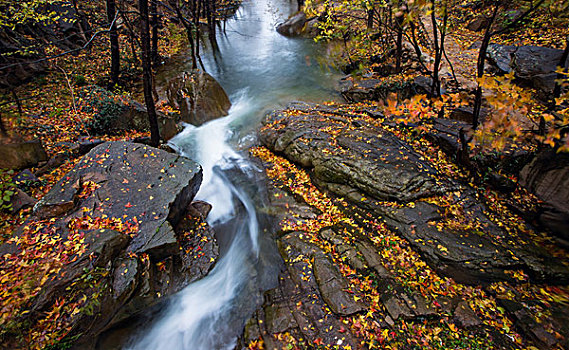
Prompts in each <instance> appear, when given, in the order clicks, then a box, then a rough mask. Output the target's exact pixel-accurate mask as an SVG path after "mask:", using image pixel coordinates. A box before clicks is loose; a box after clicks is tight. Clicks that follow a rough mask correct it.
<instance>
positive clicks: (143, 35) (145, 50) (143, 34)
mask: <svg viewBox="0 0 569 350" xmlns="http://www.w3.org/2000/svg"><path fill="white" fill-rule="evenodd" d="M138 11H139V12H140V42H141V46H142V83H143V90H144V102H145V103H146V110H147V112H148V122H149V124H150V145H151V146H154V147H157V146H158V144H159V143H160V130H159V129H158V117H157V116H156V106H155V105H154V99H153V97H152V66H151V57H150V23H149V18H148V0H139V1H138Z"/></svg>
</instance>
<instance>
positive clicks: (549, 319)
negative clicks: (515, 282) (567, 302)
mask: <svg viewBox="0 0 569 350" xmlns="http://www.w3.org/2000/svg"><path fill="white" fill-rule="evenodd" d="M497 302H498V305H501V306H502V307H503V308H504V309H505V310H506V312H507V313H508V316H509V317H510V318H511V319H512V320H513V321H514V322H515V325H516V326H517V327H519V328H520V329H521V330H522V332H523V333H525V334H526V335H527V336H529V337H530V338H532V339H533V340H534V341H535V342H536V343H537V345H538V346H539V347H540V348H541V349H553V348H556V347H557V346H559V345H560V344H559V342H560V341H563V342H564V343H565V344H567V343H568V341H567V338H566V337H567V335H568V329H567V326H566V325H567V323H566V322H567V321H568V320H569V318H568V317H567V312H566V306H564V305H561V304H557V303H554V304H553V305H547V306H546V308H547V309H548V310H552V311H553V312H551V313H550V314H548V315H543V316H541V317H540V318H539V322H538V321H536V318H535V312H534V311H532V310H533V309H532V306H537V305H534V304H539V302H537V301H534V300H528V301H526V302H524V303H519V302H517V301H513V300H506V299H498V300H497ZM524 304H525V305H524ZM526 305H527V306H526ZM543 306H545V305H541V306H540V307H543ZM563 309H565V311H561V313H560V312H559V311H560V310H563ZM545 326H549V327H551V328H550V329H553V330H555V331H556V332H557V333H560V334H563V336H564V337H563V336H562V337H561V338H559V339H557V338H556V337H555V335H554V334H552V333H551V332H549V331H547V330H546V328H545ZM549 327H548V328H549Z"/></svg>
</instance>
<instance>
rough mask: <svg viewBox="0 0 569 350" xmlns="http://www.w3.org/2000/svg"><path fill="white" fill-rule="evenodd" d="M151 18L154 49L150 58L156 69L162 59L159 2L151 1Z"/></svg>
mask: <svg viewBox="0 0 569 350" xmlns="http://www.w3.org/2000/svg"><path fill="white" fill-rule="evenodd" d="M150 16H151V17H150V18H151V23H150V26H151V28H152V48H151V50H150V52H151V53H150V56H151V58H152V65H153V66H154V67H156V66H157V65H158V63H159V61H160V57H159V56H158V27H159V18H158V0H150Z"/></svg>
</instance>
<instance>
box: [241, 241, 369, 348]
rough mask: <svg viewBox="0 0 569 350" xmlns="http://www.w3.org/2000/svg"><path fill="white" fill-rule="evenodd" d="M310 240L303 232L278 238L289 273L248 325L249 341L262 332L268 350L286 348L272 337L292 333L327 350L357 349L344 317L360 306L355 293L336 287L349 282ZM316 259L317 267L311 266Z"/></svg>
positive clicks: (266, 297)
mask: <svg viewBox="0 0 569 350" xmlns="http://www.w3.org/2000/svg"><path fill="white" fill-rule="evenodd" d="M307 238H308V237H306V235H305V234H304V233H303V232H290V233H288V234H285V235H283V236H282V237H280V238H279V239H278V245H279V251H280V253H281V256H282V258H283V260H284V261H285V269H284V270H283V271H282V272H281V274H280V276H279V280H278V286H277V287H276V288H274V289H272V290H270V291H268V292H266V293H265V303H264V305H263V307H262V308H260V309H259V310H258V311H257V313H256V315H255V317H254V319H253V320H251V321H250V322H249V323H248V324H249V325H250V326H249V327H248V332H247V333H248V334H246V337H245V341H250V340H252V339H257V338H256V337H255V335H256V334H260V335H261V336H262V338H263V340H264V342H265V348H266V349H280V348H282V347H286V345H287V344H286V343H283V342H280V341H279V340H278V339H276V338H275V337H273V334H274V333H278V332H283V331H287V332H289V333H290V334H292V335H293V336H295V337H296V339H300V338H304V339H306V340H308V342H309V343H310V344H312V343H314V341H318V342H321V344H322V346H323V347H325V348H334V346H337V345H338V344H343V345H345V346H351V347H352V349H356V348H357V346H356V344H357V342H356V339H355V338H354V336H353V335H352V334H351V332H350V330H349V329H346V328H347V327H346V326H345V324H344V323H343V322H342V319H341V318H340V316H339V315H342V314H347V313H349V312H356V310H358V309H360V308H361V305H359V303H356V302H355V300H354V299H353V296H352V295H351V294H349V293H347V292H345V291H344V290H343V289H337V288H345V287H346V284H345V281H344V278H343V277H342V276H341V275H340V274H339V272H338V271H337V269H336V267H335V266H333V265H332V264H331V262H330V261H329V260H328V258H326V256H325V255H324V252H323V251H322V250H321V249H320V248H318V247H317V246H315V245H313V244H311V243H308V242H305V241H304V240H303V239H307ZM312 258H314V264H311V263H310V261H311V259H312ZM316 276H318V277H316ZM317 281H318V282H317ZM324 295H326V297H324ZM328 308H330V310H332V311H334V310H335V311H336V312H338V314H336V313H331V312H330V311H327V310H328ZM251 325H254V326H251ZM257 327H258V331H257Z"/></svg>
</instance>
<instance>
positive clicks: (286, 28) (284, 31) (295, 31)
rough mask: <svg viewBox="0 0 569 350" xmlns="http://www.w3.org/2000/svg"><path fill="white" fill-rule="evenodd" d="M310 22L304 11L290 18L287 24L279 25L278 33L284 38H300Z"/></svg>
mask: <svg viewBox="0 0 569 350" xmlns="http://www.w3.org/2000/svg"><path fill="white" fill-rule="evenodd" d="M307 22H308V18H307V17H306V14H305V13H304V12H302V11H300V12H297V13H295V14H293V15H292V16H290V17H289V18H288V19H287V20H286V21H285V22H283V23H280V24H279V25H277V32H278V33H279V34H281V35H284V36H300V35H302V34H303V32H304V27H305V24H306V23H307Z"/></svg>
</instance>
